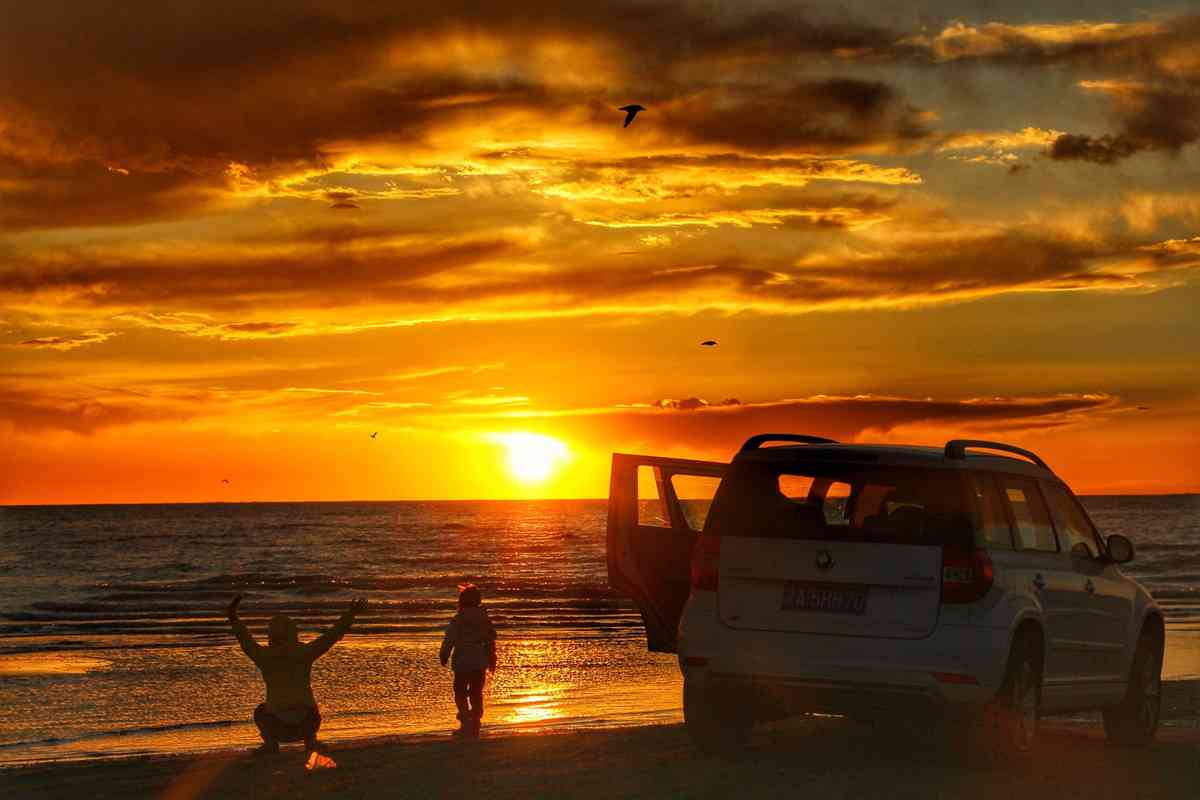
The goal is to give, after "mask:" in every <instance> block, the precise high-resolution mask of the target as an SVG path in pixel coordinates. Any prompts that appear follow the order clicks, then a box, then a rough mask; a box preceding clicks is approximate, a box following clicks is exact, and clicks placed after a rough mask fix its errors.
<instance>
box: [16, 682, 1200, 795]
mask: <svg viewBox="0 0 1200 800" xmlns="http://www.w3.org/2000/svg"><path fill="white" fill-rule="evenodd" d="M1164 688H1165V695H1164V709H1163V711H1164V714H1163V718H1164V725H1163V727H1162V728H1161V729H1160V733H1159V737H1158V740H1157V741H1156V742H1155V743H1154V744H1153V745H1151V746H1150V747H1149V748H1146V749H1144V750H1126V749H1123V748H1118V747H1112V746H1109V745H1107V744H1106V743H1105V741H1104V734H1103V728H1102V727H1101V726H1100V724H1099V723H1098V722H1097V721H1092V722H1087V721H1078V720H1076V721H1058V720H1054V719H1049V720H1046V722H1045V726H1044V733H1043V736H1042V738H1041V739H1040V740H1039V745H1038V750H1037V753H1036V754H1035V756H1034V757H1033V759H1032V760H1031V761H1030V762H1029V763H1028V764H1025V765H1022V766H1021V767H1019V768H1008V769H1003V770H998V769H994V768H987V767H984V766H972V765H970V764H969V763H968V764H964V763H963V762H961V761H960V760H958V759H955V758H953V757H951V756H949V755H948V754H947V753H946V752H945V750H944V748H943V747H941V746H939V743H938V742H937V741H936V740H924V741H922V740H920V739H919V738H917V737H906V736H897V735H896V734H895V729H894V728H893V729H888V728H883V727H881V728H878V729H877V728H873V727H872V726H869V725H863V724H856V723H851V722H849V721H847V720H841V719H830V718H811V717H805V718H798V719H794V720H789V721H786V722H783V723H778V724H776V725H772V726H766V727H764V728H762V729H759V730H756V732H755V736H754V739H753V742H752V744H751V746H750V747H749V749H748V750H747V751H746V752H745V753H743V754H741V755H739V756H737V757H734V758H711V757H704V756H702V755H700V754H698V753H697V752H696V751H695V750H694V749H693V748H692V746H691V745H690V743H689V741H688V738H687V733H686V731H685V730H684V728H683V726H681V725H656V726H646V727H636V728H625V729H618V730H607V731H585V732H574V733H522V734H506V735H493V736H485V737H484V738H483V739H481V740H479V741H457V740H452V739H450V738H449V737H423V738H407V739H400V738H390V739H388V738H383V739H372V740H366V741H361V742H353V743H345V744H339V745H338V746H337V747H336V748H332V749H331V750H330V754H331V755H332V756H333V757H334V758H335V759H336V760H337V762H338V768H337V769H334V770H325V771H319V772H314V773H311V774H309V773H306V772H305V770H304V767H303V762H304V754H303V752H302V751H301V750H299V749H297V748H287V749H285V750H284V751H283V753H281V754H280V755H277V756H269V757H262V758H255V757H252V756H250V755H248V754H246V753H245V752H239V753H231V752H224V753H208V754H203V755H192V756H170V757H149V758H132V759H119V760H109V761H97V762H82V763H72V764H57V765H56V764H44V765H37V766H29V767H17V768H10V769H5V770H0V796H3V797H14V798H18V797H19V798H26V797H29V798H38V800H54V798H70V799H71V800H79V799H80V798H110V797H111V798H140V797H153V798H162V800H192V798H239V797H255V798H274V797H279V798H288V800H303V798H367V797H370V798H375V797H413V798H431V797H478V798H481V800H506V799H507V798H513V799H514V800H517V799H518V798H519V799H520V800H528V799H529V798H535V797H564V798H565V797H572V798H597V799H598V800H599V799H600V798H603V800H611V798H616V797H680V798H684V797H736V796H742V797H786V798H797V797H820V798H830V799H834V800H836V799H839V798H846V799H847V800H849V798H854V799H855V800H866V799H867V798H881V799H882V798H889V799H890V798H920V800H931V798H959V797H970V798H973V799H975V798H977V799H979V800H992V798H995V800H1000V798H1004V800H1012V798H1021V800H1065V799H1066V798H1114V799H1115V798H1140V799H1141V800H1152V799H1156V798H1195V797H1197V796H1198V794H1200V682H1196V681H1172V682H1168V683H1166V684H1165V685H1164ZM889 730H890V731H891V732H888V731H889Z"/></svg>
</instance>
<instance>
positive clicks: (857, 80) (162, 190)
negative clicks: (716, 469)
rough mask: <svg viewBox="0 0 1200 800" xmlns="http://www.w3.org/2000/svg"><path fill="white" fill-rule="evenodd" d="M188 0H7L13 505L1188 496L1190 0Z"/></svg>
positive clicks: (2, 398) (1195, 51) (0, 347)
mask: <svg viewBox="0 0 1200 800" xmlns="http://www.w3.org/2000/svg"><path fill="white" fill-rule="evenodd" d="M165 5H167V4H163V3H160V2H153V3H151V2H145V3H143V2H124V3H119V4H109V3H77V2H45V1H43V2H35V3H8V2H5V3H4V9H3V12H2V15H3V16H2V18H3V20H4V22H3V23H2V24H0V502H3V503H59V502H138V501H176V500H177V501H205V500H238V501H242V500H287V499H393V498H395V499H401V498H490V497H543V496H544V497H601V496H604V495H605V494H606V492H607V480H608V462H609V458H610V456H611V453H612V452H614V451H625V452H644V453H654V454H660V455H678V456H684V457H692V458H719V459H728V458H729V457H730V456H731V455H732V453H733V452H734V451H735V449H736V447H737V445H738V443H739V442H740V441H741V440H742V439H743V438H745V437H746V436H748V435H750V434H753V433H757V432H761V431H767V430H783V431H795V432H804V433H812V434H821V435H826V436H831V437H834V438H837V439H839V440H848V441H904V442H913V443H932V444H941V443H943V442H944V441H945V440H946V439H947V438H950V437H952V436H971V437H985V438H1000V439H1003V440H1006V441H1011V442H1014V443H1017V444H1021V445H1023V446H1026V447H1029V448H1031V449H1033V450H1036V451H1037V452H1039V453H1040V454H1042V455H1043V456H1044V457H1045V458H1046V460H1047V461H1048V462H1049V463H1050V465H1051V466H1052V467H1054V468H1055V469H1056V471H1058V472H1059V473H1060V474H1061V475H1062V476H1063V477H1065V478H1066V479H1067V480H1068V481H1069V482H1071V484H1072V485H1073V486H1074V487H1075V488H1076V490H1077V491H1080V492H1089V493H1092V492H1109V493H1149V492H1178V491H1198V490H1200V403H1198V400H1200V313H1197V309H1198V308H1200V281H1198V280H1197V279H1198V278H1200V145H1197V141H1198V140H1200V13H1196V12H1195V7H1194V6H1192V11H1191V12H1190V13H1189V12H1188V10H1187V4H1185V3H1175V4H1171V3H1168V4H1155V3H1150V4H1141V5H1138V6H1137V7H1136V9H1133V7H1132V6H1131V5H1130V4H1127V3H1125V2H1116V1H1115V0H1114V2H1094V3H1080V2H1061V0H1044V1H1041V2H1024V3H1001V2H983V1H982V0H981V1H980V2H974V3H973V2H963V1H962V0H958V1H957V2H956V1H952V0H938V1H934V0H929V1H928V2H922V3H904V4H881V3H875V2H866V1H865V0H851V1H850V2H837V3H828V2H826V3H820V2H818V3H809V4H803V5H802V4H798V3H791V2H788V3H782V2H781V3H772V2H759V1H758V0H753V2H736V3H735V2H728V3H718V2H709V3H683V4H660V3H655V2H636V3H626V4H621V5H610V4H606V3H560V2H555V3H540V2H518V3H513V4H508V5H504V6H501V5H499V4H496V5H494V6H493V5H488V6H485V7H481V5H480V4H477V3H457V2H439V3H433V4H428V5H425V4H420V5H418V4H404V3H396V2H387V3H383V2H380V3H373V2H372V3H367V2H362V3H358V2H346V0H338V1H337V2H288V3H279V4H272V3H262V4H244V3H226V2H224V0H209V1H206V2H203V3H199V2H197V3H190V4H171V5H173V6H184V5H187V6H190V8H182V7H181V8H172V9H165V8H163V7H162V6H165ZM885 5H886V6H888V7H889V9H888V10H885V11H882V10H880V7H882V6H885ZM273 6H274V7H273ZM891 6H896V8H891ZM901 7H903V8H901ZM627 103H640V104H642V105H644V106H646V108H647V110H646V111H644V112H642V114H640V115H639V116H638V118H637V119H636V121H635V122H634V123H633V124H632V125H631V126H630V127H629V128H627V129H625V128H622V127H621V122H622V120H623V117H624V115H623V113H622V112H620V111H617V110H616V109H617V107H619V106H622V105H625V104H627ZM710 338H711V339H715V340H717V341H718V342H719V344H718V345H717V346H715V347H701V346H700V344H699V343H700V342H701V341H703V340H706V339H710ZM372 432H378V435H377V436H376V437H375V438H373V439H372V438H370V434H371V433H372ZM542 437H549V438H542ZM531 443H532V444H531ZM530 447H533V448H534V450H535V451H536V452H535V453H534V456H533V457H534V461H535V462H536V461H537V460H538V458H541V460H542V461H544V462H546V464H548V465H549V466H550V468H549V469H547V470H543V469H540V466H542V464H540V463H533V464H532V465H531V464H529V463H525V464H524V466H522V465H521V464H520V463H517V462H519V460H520V457H521V456H522V453H524V455H525V456H526V457H529V456H530V452H531V451H530V450H529V448H530ZM522 448H524V449H522ZM539 448H540V449H539ZM538 454H541V455H540V456H539V455H538ZM223 479H228V480H229V483H228V484H226V483H223V482H222V480H223Z"/></svg>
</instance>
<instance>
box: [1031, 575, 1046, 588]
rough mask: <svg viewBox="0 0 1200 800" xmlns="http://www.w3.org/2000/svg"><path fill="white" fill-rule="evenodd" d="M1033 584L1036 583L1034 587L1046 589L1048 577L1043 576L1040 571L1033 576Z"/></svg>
mask: <svg viewBox="0 0 1200 800" xmlns="http://www.w3.org/2000/svg"><path fill="white" fill-rule="evenodd" d="M1033 585H1034V588H1037V589H1045V588H1046V579H1045V578H1043V577H1042V575H1041V573H1040V572H1039V573H1038V574H1037V575H1034V576H1033Z"/></svg>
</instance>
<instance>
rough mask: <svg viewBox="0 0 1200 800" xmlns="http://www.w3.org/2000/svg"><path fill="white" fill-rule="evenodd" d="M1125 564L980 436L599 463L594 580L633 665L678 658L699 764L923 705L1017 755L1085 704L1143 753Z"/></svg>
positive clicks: (1158, 645) (1148, 643)
mask: <svg viewBox="0 0 1200 800" xmlns="http://www.w3.org/2000/svg"><path fill="white" fill-rule="evenodd" d="M768 442H786V443H788V444H786V445H783V446H771V447H764V446H763V445H765V444H766V443H768ZM968 448H971V449H988V450H991V451H994V452H1005V453H1010V454H1013V455H1014V456H1020V457H1021V458H1014V457H1012V456H1000V455H979V454H968V452H967V451H968ZM1132 558H1133V545H1132V544H1131V543H1130V541H1129V540H1128V539H1126V538H1125V537H1123V536H1119V535H1114V536H1110V537H1108V540H1107V541H1105V540H1103V539H1101V537H1100V536H1099V535H1098V534H1097V532H1096V529H1095V527H1094V526H1093V525H1092V523H1091V521H1090V520H1089V519H1088V516H1087V514H1086V512H1085V511H1084V510H1083V508H1082V507H1081V506H1080V504H1079V502H1078V501H1077V500H1076V499H1075V496H1074V495H1073V494H1072V493H1071V490H1070V489H1068V488H1067V486H1066V484H1064V483H1063V482H1062V480H1060V479H1059V478H1058V477H1057V476H1055V474H1054V473H1053V472H1052V471H1051V470H1050V469H1049V467H1047V466H1046V464H1045V462H1043V461H1042V460H1041V459H1040V458H1038V457H1037V456H1036V455H1034V454H1033V453H1031V452H1029V451H1027V450H1022V449H1020V448H1017V447H1013V446H1011V445H1006V444H1000V443H997V442H982V441H973V440H955V441H951V442H948V443H947V444H946V446H945V447H940V448H935V447H908V446H895V445H851V444H838V443H836V442H833V441H832V440H829V439H823V438H820V437H815V436H800V435H795V434H762V435H760V436H755V437H753V438H751V439H749V440H748V441H747V442H746V443H745V445H743V447H742V449H741V451H740V452H738V454H737V456H736V457H735V458H734V459H733V461H732V463H730V464H721V463H712V462H704V461H691V460H684V459H672V458H659V457H653V456H636V455H623V454H614V455H613V467H612V483H611V487H610V493H609V510H608V572H609V581H610V582H611V584H612V585H613V587H615V588H616V589H618V590H619V591H621V592H623V593H625V594H627V595H629V596H630V597H632V598H633V599H634V600H635V601H636V603H637V605H638V607H639V608H640V609H641V611H642V616H643V619H644V622H645V626H646V634H647V639H648V643H649V648H650V650H653V651H657V652H677V653H678V655H679V666H680V669H681V670H682V672H683V677H684V689H683V707H684V717H685V719H686V722H687V728H688V731H689V733H690V734H691V736H692V738H693V740H694V741H695V742H696V744H697V745H698V746H699V747H701V748H702V749H704V750H708V751H716V750H724V749H728V748H730V747H736V746H739V745H741V744H742V743H743V742H744V741H745V739H746V737H747V736H748V734H749V732H750V729H751V727H752V726H753V724H754V722H755V721H760V720H765V719H773V718H779V717H783V716H787V715H790V714H798V713H805V712H826V713H836V714H846V715H851V716H867V717H874V718H879V717H886V716H887V715H904V716H905V717H906V718H911V717H912V715H913V714H915V713H917V712H919V711H932V712H933V714H932V715H930V716H931V718H936V719H941V720H944V721H951V722H955V723H958V722H961V723H963V724H962V725H961V726H957V725H956V728H955V729H956V730H957V731H959V732H969V733H971V734H972V736H971V737H969V738H970V739H971V740H972V741H976V739H975V735H976V734H986V735H987V736H988V737H989V741H988V749H989V750H990V751H991V752H992V753H993V754H996V753H1003V754H1005V755H1007V756H1013V755H1020V754H1022V753H1027V752H1029V751H1030V750H1031V749H1032V747H1033V744H1034V740H1035V737H1036V734H1037V727H1038V719H1039V718H1040V717H1041V716H1043V715H1046V714H1054V713H1063V712H1074V711H1083V710H1093V709H1101V710H1103V712H1104V724H1105V730H1106V731H1107V733H1108V737H1109V739H1110V740H1112V741H1114V742H1118V743H1121V744H1126V745H1144V744H1146V743H1148V742H1149V741H1150V740H1151V739H1152V738H1153V736H1154V733H1155V730H1156V728H1157V726H1158V716H1159V705H1160V685H1161V679H1160V673H1161V668H1162V651H1163V634H1164V631H1163V617H1162V612H1161V611H1160V609H1159V608H1158V606H1157V604H1156V603H1155V602H1154V600H1153V599H1152V598H1151V597H1150V595H1149V593H1148V592H1147V591H1146V590H1145V589H1143V588H1142V587H1141V586H1140V585H1138V584H1137V583H1136V582H1134V581H1133V580H1131V579H1129V578H1128V577H1126V576H1125V575H1123V574H1121V571H1120V570H1119V569H1118V568H1117V564H1121V563H1125V562H1127V561H1129V560H1131V559H1132ZM960 738H962V737H960Z"/></svg>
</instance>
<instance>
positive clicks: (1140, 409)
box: [1137, 406, 1150, 411]
mask: <svg viewBox="0 0 1200 800" xmlns="http://www.w3.org/2000/svg"><path fill="white" fill-rule="evenodd" d="M1137 410H1138V411H1149V410H1150V406H1138V407H1137Z"/></svg>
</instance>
